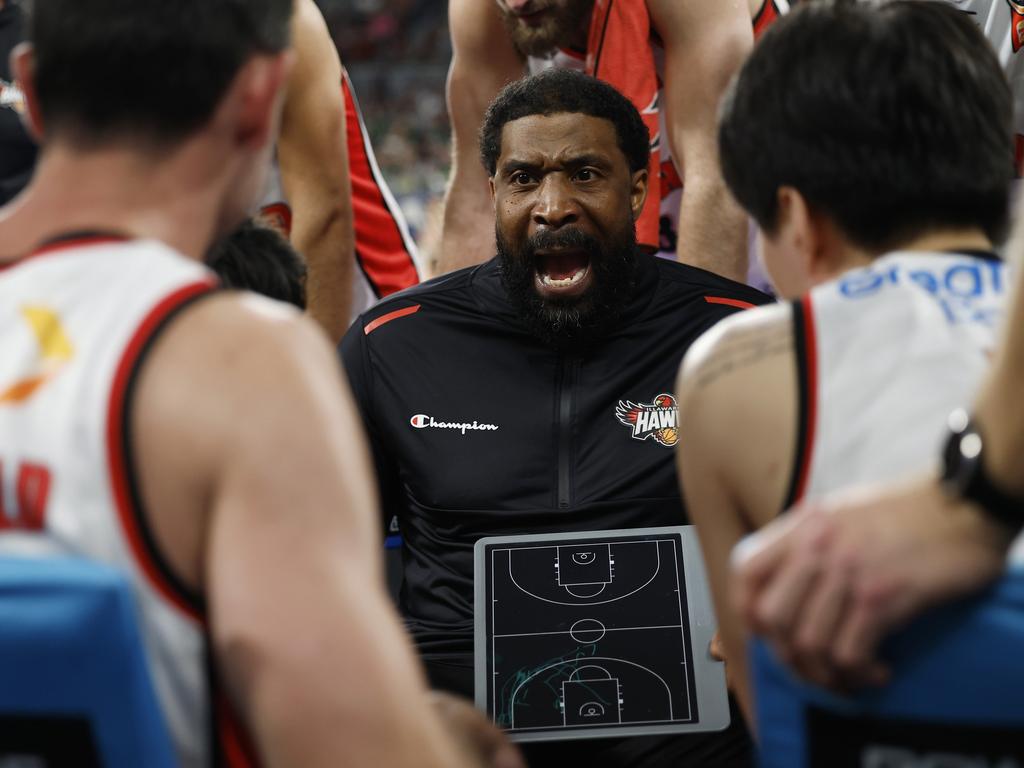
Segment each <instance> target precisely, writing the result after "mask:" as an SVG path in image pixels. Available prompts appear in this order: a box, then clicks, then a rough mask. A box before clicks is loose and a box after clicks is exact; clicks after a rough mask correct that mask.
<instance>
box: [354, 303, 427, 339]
mask: <svg viewBox="0 0 1024 768" xmlns="http://www.w3.org/2000/svg"><path fill="white" fill-rule="evenodd" d="M419 311H420V305H419V304H413V305H412V306H411V307H403V308H402V309H396V310H395V311H394V312H388V313H387V314H386V315H381V316H380V317H378V318H377V319H376V320H371V321H370V322H368V323H367V324H366V327H365V328H363V333H364V334H366V335H367V336H369V335H370V334H371V333H373V332H374V331H376V330H377V329H378V328H380V327H381V326H382V325H387V324H388V323H390V322H391V321H392V320H397V319H398V318H400V317H407V316H408V315H415V314H416V313H417V312H419Z"/></svg>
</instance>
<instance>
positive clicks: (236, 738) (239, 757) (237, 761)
mask: <svg viewBox="0 0 1024 768" xmlns="http://www.w3.org/2000/svg"><path fill="white" fill-rule="evenodd" d="M210 694H211V697H212V699H213V701H212V705H213V708H214V717H215V718H216V729H217V730H216V732H217V739H218V740H219V742H220V749H221V757H222V758H223V765H224V768H255V767H256V766H258V765H259V760H258V759H257V758H256V749H255V748H254V747H253V745H252V742H251V741H250V739H249V738H248V735H247V733H246V731H245V729H244V728H243V727H242V723H241V721H240V720H239V719H238V716H237V715H236V714H235V710H234V707H232V706H231V703H230V702H229V701H228V699H227V697H226V696H225V695H224V691H223V689H222V688H221V687H220V686H219V685H218V684H217V683H216V682H214V684H213V685H212V686H211V689H210Z"/></svg>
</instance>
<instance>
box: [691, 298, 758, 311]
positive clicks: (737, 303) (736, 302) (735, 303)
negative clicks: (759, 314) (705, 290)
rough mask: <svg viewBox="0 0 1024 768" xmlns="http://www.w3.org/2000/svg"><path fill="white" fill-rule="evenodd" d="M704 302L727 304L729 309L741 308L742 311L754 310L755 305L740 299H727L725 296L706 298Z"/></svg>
mask: <svg viewBox="0 0 1024 768" xmlns="http://www.w3.org/2000/svg"><path fill="white" fill-rule="evenodd" d="M704 301H706V302H707V303H708V304H725V305H726V306H727V307H739V308H740V309H753V307H754V306H756V305H754V304H751V303H750V302H749V301H741V300H740V299H727V298H725V297H724V296H705V297H704Z"/></svg>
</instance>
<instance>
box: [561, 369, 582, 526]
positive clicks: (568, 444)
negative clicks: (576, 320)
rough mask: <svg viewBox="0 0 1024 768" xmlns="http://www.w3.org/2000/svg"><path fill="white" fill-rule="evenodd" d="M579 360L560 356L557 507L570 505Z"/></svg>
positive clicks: (563, 507)
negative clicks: (573, 413) (574, 409)
mask: <svg viewBox="0 0 1024 768" xmlns="http://www.w3.org/2000/svg"><path fill="white" fill-rule="evenodd" d="M578 366H579V361H578V360H577V359H575V358H564V357H563V358H562V359H561V361H560V363H559V375H558V508H559V509H567V508H568V507H569V506H571V505H572V409H573V405H574V401H575V395H576V382H575V379H576V376H575V373H576V369H577V367H578Z"/></svg>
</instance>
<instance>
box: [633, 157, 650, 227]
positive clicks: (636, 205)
mask: <svg viewBox="0 0 1024 768" xmlns="http://www.w3.org/2000/svg"><path fill="white" fill-rule="evenodd" d="M647 175H648V174H647V169H646V168H641V169H640V170H639V171H637V172H636V173H634V174H633V176H632V178H631V179H630V187H629V207H630V209H631V210H632V211H633V221H636V220H638V219H639V218H640V214H641V213H643V210H644V203H645V202H646V201H647V189H648V186H647V181H648V179H647Z"/></svg>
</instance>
